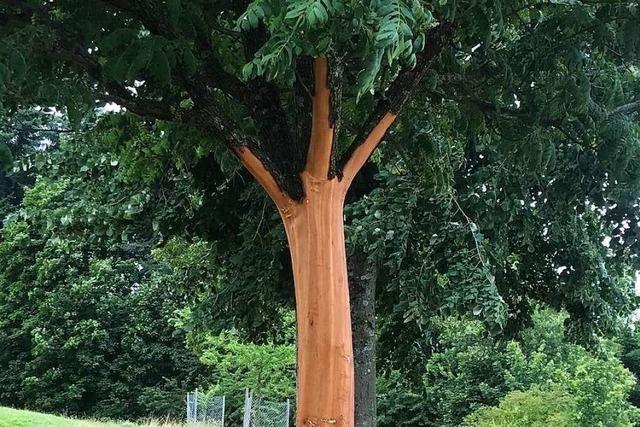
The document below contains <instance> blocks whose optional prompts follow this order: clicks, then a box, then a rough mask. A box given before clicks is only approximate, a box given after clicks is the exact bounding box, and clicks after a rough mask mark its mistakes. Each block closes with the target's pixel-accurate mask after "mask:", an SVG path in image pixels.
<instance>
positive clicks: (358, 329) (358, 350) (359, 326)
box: [348, 252, 378, 427]
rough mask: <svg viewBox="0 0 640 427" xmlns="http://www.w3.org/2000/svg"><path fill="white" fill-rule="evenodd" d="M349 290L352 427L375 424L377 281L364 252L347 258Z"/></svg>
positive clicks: (376, 273) (372, 266) (372, 267)
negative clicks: (353, 400) (352, 389)
mask: <svg viewBox="0 0 640 427" xmlns="http://www.w3.org/2000/svg"><path fill="white" fill-rule="evenodd" d="M348 265H349V291H350V295H351V320H352V324H353V326H352V331H353V353H354V365H355V426H356V427H375V425H376V348H375V343H376V323H375V322H376V310H375V300H376V280H377V276H378V270H377V268H376V266H375V265H372V264H371V263H370V262H369V261H368V260H367V257H366V255H365V254H364V253H361V252H358V253H355V254H354V255H352V256H350V257H349V262H348Z"/></svg>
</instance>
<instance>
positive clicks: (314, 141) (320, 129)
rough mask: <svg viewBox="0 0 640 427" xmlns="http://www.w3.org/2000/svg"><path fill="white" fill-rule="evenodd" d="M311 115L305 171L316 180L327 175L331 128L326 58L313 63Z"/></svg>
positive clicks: (331, 139)
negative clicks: (309, 140) (309, 139)
mask: <svg viewBox="0 0 640 427" xmlns="http://www.w3.org/2000/svg"><path fill="white" fill-rule="evenodd" d="M313 82H314V83H313V87H314V91H313V115H312V119H311V142H310V144H309V152H308V154H307V165H306V170H307V171H308V172H309V173H310V174H311V175H313V176H315V177H316V178H323V177H326V176H328V174H329V163H330V159H331V146H332V144H333V127H332V126H331V122H330V120H329V114H330V109H331V106H330V105H331V93H330V91H329V75H328V66H327V58H325V57H320V58H316V59H315V60H314V62H313Z"/></svg>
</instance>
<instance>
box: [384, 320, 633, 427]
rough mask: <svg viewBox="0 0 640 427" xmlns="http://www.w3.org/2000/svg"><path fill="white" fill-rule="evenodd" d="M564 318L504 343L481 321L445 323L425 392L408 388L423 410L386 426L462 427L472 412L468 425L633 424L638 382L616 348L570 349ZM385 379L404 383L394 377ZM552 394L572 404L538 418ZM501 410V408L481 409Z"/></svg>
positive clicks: (427, 370) (535, 326) (429, 367)
mask: <svg viewBox="0 0 640 427" xmlns="http://www.w3.org/2000/svg"><path fill="white" fill-rule="evenodd" d="M565 319H566V315H561V314H558V313H556V312H553V311H552V310H548V309H546V310H539V311H537V312H536V313H535V315H534V324H533V326H532V327H531V328H528V329H527V330H525V331H524V332H523V334H522V338H521V340H519V341H510V342H506V343H505V342H501V341H499V340H496V339H494V338H492V337H491V336H489V335H487V332H486V329H485V328H484V327H483V326H482V324H481V323H480V322H479V321H477V320H463V319H459V318H447V319H445V320H443V321H442V322H440V323H439V327H438V338H437V345H436V348H437V349H438V350H437V351H436V352H434V354H433V355H432V356H431V357H430V358H429V359H428V361H427V362H426V367H425V369H424V376H423V379H422V383H421V385H420V387H419V388H418V389H416V387H415V386H413V385H410V386H409V387H406V386H405V390H406V389H407V388H408V389H409V390H412V392H413V393H417V394H419V396H420V399H419V400H417V399H414V400H413V401H414V402H416V403H417V402H418V401H419V402H420V404H414V405H411V406H409V407H408V408H407V412H405V413H400V414H402V418H400V417H398V415H396V417H398V418H395V420H394V421H389V423H388V424H385V420H386V419H389V418H386V417H388V415H386V414H384V413H383V414H381V418H380V425H381V426H384V425H407V426H408V425H425V426H431V425H433V426H456V425H460V424H461V423H462V421H463V419H464V418H465V417H466V416H468V415H469V414H471V413H474V414H475V415H473V416H472V418H470V420H472V421H476V420H479V421H478V422H480V421H481V420H492V419H493V418H491V417H497V418H496V419H498V420H500V419H501V418H499V417H518V422H524V423H525V424H523V425H529V424H526V422H525V420H526V419H527V418H526V417H534V416H535V417H558V419H559V420H564V421H567V420H568V421H569V422H570V424H568V425H575V426H592V425H620V426H623V425H629V426H630V425H633V422H634V420H636V418H637V415H638V414H637V409H635V408H634V407H633V406H631V405H630V404H629V403H628V402H626V400H625V399H626V397H627V395H628V394H629V392H630V390H631V388H632V386H633V384H634V382H635V379H634V378H633V376H632V375H631V373H630V372H629V371H627V370H626V369H625V368H624V367H623V366H622V364H621V363H620V361H619V360H618V359H617V358H616V354H615V352H614V350H615V349H614V348H611V343H610V342H608V341H602V342H601V350H600V352H599V353H598V354H597V355H593V354H591V353H589V352H588V351H587V350H585V349H584V348H583V347H581V346H579V345H576V344H572V343H570V342H568V341H567V339H566V337H565V336H564V328H563V322H564V320H565ZM387 378H389V379H393V378H395V381H398V382H399V383H401V381H399V378H398V377H396V376H395V375H394V374H390V376H389V375H387ZM516 391H518V392H521V393H515V392H516ZM403 393H404V394H406V393H407V392H403ZM549 394H551V395H556V396H565V397H566V396H569V397H570V399H569V398H564V399H560V400H558V401H557V402H558V404H559V405H560V406H559V407H557V408H552V407H548V408H547V409H548V410H549V411H548V412H545V411H542V412H540V411H541V408H540V402H541V399H543V396H545V395H549ZM383 396H384V395H383ZM505 396H507V397H506V398H505ZM498 404H500V405H499V406H498V409H492V410H489V409H481V408H483V407H484V406H493V405H498ZM384 408H385V406H384V405H381V409H384ZM392 410H393V408H392ZM514 411H515V412H514ZM517 414H520V415H517ZM521 417H524V418H521ZM502 419H504V418H502ZM507 419H508V418H507ZM543 419H544V418H543ZM487 422H488V421H487ZM496 422H497V421H496ZM529 422H533V421H532V419H529ZM470 425H477V424H474V423H473V422H471V424H470ZM488 425H491V424H488ZM498 425H500V424H498ZM505 425H507V424H505Z"/></svg>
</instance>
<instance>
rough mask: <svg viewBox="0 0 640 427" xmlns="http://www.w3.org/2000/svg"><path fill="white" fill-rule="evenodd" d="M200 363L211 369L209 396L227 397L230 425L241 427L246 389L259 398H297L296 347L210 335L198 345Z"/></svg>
mask: <svg viewBox="0 0 640 427" xmlns="http://www.w3.org/2000/svg"><path fill="white" fill-rule="evenodd" d="M197 348H198V350H197V353H198V354H199V355H200V361H201V362H202V363H203V364H204V365H206V366H208V367H210V369H211V376H210V378H211V379H212V381H211V384H210V386H209V389H208V391H207V392H208V393H209V394H213V395H216V396H221V395H224V396H226V398H227V408H228V410H227V420H228V423H229V425H232V426H235V425H238V426H239V425H242V414H243V404H244V397H245V396H244V390H245V389H250V390H253V392H254V395H255V397H256V399H257V398H258V397H259V398H263V399H267V400H270V401H274V402H285V401H286V400H287V399H291V398H292V397H293V396H295V378H296V375H295V373H296V350H295V346H294V345H293V344H279V345H278V344H269V343H266V344H252V343H245V342H242V341H241V340H240V339H239V338H238V336H237V334H234V333H233V332H225V333H222V334H220V335H218V336H207V337H204V339H202V340H201V342H199V343H197Z"/></svg>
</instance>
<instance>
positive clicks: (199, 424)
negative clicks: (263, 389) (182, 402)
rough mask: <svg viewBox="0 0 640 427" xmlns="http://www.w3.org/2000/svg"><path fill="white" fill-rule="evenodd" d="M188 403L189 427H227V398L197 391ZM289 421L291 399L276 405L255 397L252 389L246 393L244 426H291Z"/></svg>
mask: <svg viewBox="0 0 640 427" xmlns="http://www.w3.org/2000/svg"><path fill="white" fill-rule="evenodd" d="M186 403H187V426H189V427H224V425H225V409H226V407H225V406H226V401H225V396H212V395H208V394H206V393H201V392H199V391H198V390H197V389H196V390H195V391H193V392H191V393H187V400H186ZM238 409H239V408H238ZM290 418H291V405H290V402H289V400H288V399H287V401H286V402H273V401H270V400H266V399H263V398H261V397H257V396H254V395H253V391H252V390H249V389H246V390H245V398H244V411H243V420H242V426H243V427H289V425H290V424H289V422H290ZM238 421H239V420H238ZM232 424H233V423H232Z"/></svg>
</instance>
